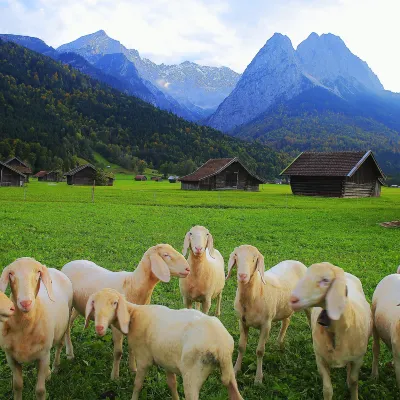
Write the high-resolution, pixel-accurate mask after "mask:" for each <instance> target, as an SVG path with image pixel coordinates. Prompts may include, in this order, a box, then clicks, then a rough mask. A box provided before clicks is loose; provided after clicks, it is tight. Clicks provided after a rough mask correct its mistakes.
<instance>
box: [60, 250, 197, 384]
mask: <svg viewBox="0 0 400 400" xmlns="http://www.w3.org/2000/svg"><path fill="white" fill-rule="evenodd" d="M61 271H62V272H64V273H65V274H66V275H67V276H68V277H69V279H70V280H71V282H72V285H73V288H74V300H73V307H74V311H73V314H72V316H71V321H70V324H69V328H68V332H67V337H66V346H67V356H68V358H73V357H74V352H73V347H72V342H71V326H72V324H73V322H74V320H75V318H76V317H77V316H78V315H79V314H81V315H85V307H86V303H87V300H88V298H89V296H90V295H91V294H93V293H95V292H97V291H98V290H100V289H103V288H105V287H110V288H113V289H115V290H117V291H118V292H120V293H122V294H124V295H125V296H126V298H127V300H128V301H130V302H132V303H135V304H149V303H150V301H151V295H152V293H153V290H154V287H155V286H156V284H157V283H158V282H160V281H162V282H169V281H170V279H171V276H178V277H181V278H184V277H187V276H188V274H189V272H190V268H189V265H188V263H187V261H186V260H185V257H183V256H182V254H180V253H179V252H178V251H176V250H175V249H174V248H173V247H172V246H170V245H169V244H158V245H156V246H153V247H150V248H149V249H148V250H147V251H146V252H145V253H144V255H143V257H142V259H141V261H140V263H139V265H138V266H137V268H136V269H135V270H134V271H133V272H113V271H109V270H107V269H105V268H102V267H99V266H98V265H96V264H95V263H93V262H91V261H86V260H77V261H71V262H69V263H68V264H65V265H64V267H63V268H62V270H61ZM112 333H113V342H114V363H113V368H112V372H111V379H117V378H118V377H119V365H120V361H121V357H122V343H123V335H121V333H120V332H119V331H118V330H117V329H112ZM129 362H130V366H131V369H132V371H135V370H136V367H135V361H134V359H130V360H129Z"/></svg>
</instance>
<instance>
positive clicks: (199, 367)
mask: <svg viewBox="0 0 400 400" xmlns="http://www.w3.org/2000/svg"><path fill="white" fill-rule="evenodd" d="M186 367H187V369H186V371H187V372H186V373H184V374H183V376H182V378H183V389H184V392H185V399H186V400H199V395H200V389H201V387H202V386H203V383H204V382H205V380H206V379H207V377H208V375H210V373H211V371H212V370H213V367H212V366H206V365H205V364H203V363H202V362H201V361H200V360H197V361H196V362H195V364H194V365H190V366H187V365H186Z"/></svg>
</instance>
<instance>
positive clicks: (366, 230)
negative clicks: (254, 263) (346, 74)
mask: <svg viewBox="0 0 400 400" xmlns="http://www.w3.org/2000/svg"><path fill="white" fill-rule="evenodd" d="M92 196H93V193H92V188H91V187H74V186H67V185H66V184H65V183H58V184H51V183H45V182H36V181H32V182H31V183H29V185H28V186H27V188H26V189H23V188H0V227H1V228H0V265H1V268H3V267H4V266H6V265H8V264H9V263H10V262H12V261H13V260H14V259H16V258H18V257H22V256H31V257H34V258H36V259H37V260H39V261H41V262H42V263H44V264H46V265H47V266H48V267H54V268H61V267H62V266H63V265H64V264H65V263H67V262H68V261H71V260H74V259H88V260H92V261H94V262H96V263H97V264H99V265H101V266H103V267H105V268H109V269H111V270H127V271H132V270H134V269H135V267H136V265H137V264H138V262H139V261H140V259H141V257H142V255H143V253H144V252H145V251H146V250H147V249H148V248H149V247H151V246H153V245H155V244H157V243H169V244H171V245H172V246H174V247H175V248H176V249H177V250H181V249H182V244H183V238H184V235H185V233H186V232H187V230H188V229H189V228H190V227H191V226H192V225H196V224H199V225H204V226H206V227H207V228H209V230H210V231H211V233H212V234H213V236H214V243H215V247H216V248H217V249H218V250H220V252H221V253H222V255H223V256H224V258H225V260H226V261H227V259H228V257H229V254H230V253H231V252H232V250H233V249H234V248H235V246H238V245H240V244H252V245H254V246H256V247H258V248H259V250H260V251H261V252H262V253H263V254H264V256H265V264H266V267H267V268H268V267H269V266H273V265H275V264H277V263H278V262H280V261H282V260H287V259H296V260H299V261H302V262H303V263H305V264H306V265H310V264H312V263H315V262H320V261H330V262H332V263H334V264H336V265H338V266H340V267H342V268H344V269H345V270H346V271H347V272H351V273H353V274H355V275H357V276H358V277H359V278H360V279H361V281H362V283H363V285H364V290H365V293H366V295H367V298H368V299H369V300H371V297H372V294H373V291H374V288H375V287H376V285H377V283H378V282H379V281H380V280H381V279H382V278H383V277H384V276H385V275H388V274H390V273H393V272H395V271H396V268H397V266H398V265H399V264H400V245H399V242H400V229H385V228H383V227H381V226H380V225H379V222H383V221H391V220H396V219H397V220H398V219H399V218H400V189H390V188H383V191H382V196H381V197H380V198H367V199H324V198H307V197H294V196H293V195H292V194H291V192H290V187H289V186H286V185H262V187H261V190H260V192H258V193H246V192H231V191H224V192H191V191H181V190H180V184H170V183H169V182H168V181H164V182H161V183H159V182H151V181H147V182H133V180H132V177H131V176H125V175H122V174H121V175H117V179H116V181H115V185H114V186H113V187H96V188H95V190H94V202H93V201H92ZM235 291H236V281H235V279H231V280H229V281H228V282H227V284H226V286H225V289H224V294H223V301H222V316H221V320H222V322H223V323H224V325H225V327H226V328H227V329H228V331H229V332H230V333H231V335H232V336H233V338H234V339H235V343H236V346H237V341H238V338H239V328H238V323H237V317H236V315H235V312H234V309H233V301H234V297H235ZM152 302H153V303H155V304H164V305H167V306H169V307H171V308H182V306H183V305H182V304H183V303H182V299H181V298H180V294H179V286H178V280H177V279H172V280H171V282H170V283H168V284H165V283H160V284H158V285H157V287H156V289H155V291H154V294H153V298H152ZM211 312H212V313H213V312H214V304H213V306H212V309H211ZM278 329H279V324H277V325H275V327H274V328H273V331H272V335H271V339H270V341H269V342H268V343H267V346H266V353H265V356H264V384H263V386H261V387H260V386H254V384H253V380H254V376H255V369H256V354H255V352H256V345H257V340H258V331H255V330H253V331H252V330H250V339H249V345H248V348H247V353H246V356H245V358H244V364H243V372H242V373H240V374H239V375H238V377H237V378H238V384H239V388H240V391H241V393H242V395H243V397H244V398H245V399H246V400H255V399H306V400H309V399H321V398H322V381H321V379H320V377H319V374H318V372H317V368H316V364H315V360H314V353H313V349H312V342H311V334H310V330H309V327H308V325H307V322H306V319H305V317H304V316H303V313H301V314H298V315H297V314H296V315H294V316H293V318H292V322H291V325H290V326H289V329H288V333H287V336H286V348H285V350H284V351H280V350H279V347H278V345H277V343H276V337H277V333H278ZM73 343H74V346H75V356H76V358H75V359H74V360H73V361H71V362H70V361H68V360H67V359H66V357H65V352H63V355H62V364H61V369H60V372H59V373H58V374H57V375H53V376H52V378H51V380H50V381H49V382H48V383H47V392H48V398H50V399H56V400H64V399H65V400H67V399H68V400H78V399H82V400H83V399H85V400H97V399H101V398H103V399H105V398H107V397H106V394H107V393H108V394H109V395H110V396H113V395H115V397H112V398H114V399H124V400H126V399H130V398H131V395H132V388H133V380H132V376H131V375H130V373H129V371H128V362H127V352H126V351H125V353H124V357H123V361H122V363H121V378H120V380H119V381H118V382H112V381H111V380H110V379H109V375H110V372H111V364H112V341H111V333H108V334H107V335H106V336H105V337H103V338H98V337H97V336H96V335H95V334H94V329H93V325H91V327H90V329H88V330H83V318H81V317H80V318H79V319H77V321H76V322H75V325H74V328H73ZM371 345H372V340H371V342H370V346H369V349H368V353H367V356H366V359H365V362H364V366H363V368H362V370H361V375H360V389H359V392H360V399H368V400H382V399H385V400H386V399H396V398H399V394H398V393H399V392H398V389H397V388H396V381H395V374H394V369H393V368H392V367H391V366H390V364H389V361H390V360H391V355H390V353H389V352H388V351H387V350H386V349H385V348H384V347H383V346H382V353H381V359H380V368H379V371H380V378H379V380H378V381H377V382H375V381H373V380H372V379H371V378H370V373H371V362H372V353H371V347H372V346H371ZM234 359H236V351H235V353H234ZM332 382H333V387H334V398H335V399H348V398H349V393H348V391H347V386H346V371H345V369H338V370H332ZM179 383H180V384H179V393H180V395H181V397H182V398H184V396H183V388H182V385H181V380H179ZM35 384H36V367H35V365H27V366H24V400H25V399H29V400H30V399H34V398H35V395H34V387H35ZM0 398H2V399H11V398H12V383H11V373H10V369H9V367H8V365H7V363H6V360H5V357H4V353H2V352H1V351H0ZM168 398H171V397H170V393H169V390H168V387H167V384H166V380H165V374H164V371H163V370H162V369H160V368H157V367H153V368H152V369H151V371H150V373H149V374H148V376H147V378H146V381H145V385H144V388H143V391H142V394H141V399H168ZM201 399H204V400H205V399H207V400H217V399H219V400H222V399H227V392H226V390H225V388H224V387H223V386H222V384H221V383H220V380H219V373H218V372H216V373H214V374H213V375H211V376H210V377H209V378H208V380H207V381H206V383H205V384H204V386H203V389H202V392H201Z"/></svg>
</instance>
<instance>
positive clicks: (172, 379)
mask: <svg viewBox="0 0 400 400" xmlns="http://www.w3.org/2000/svg"><path fill="white" fill-rule="evenodd" d="M167 385H168V387H169V390H170V391H171V395H172V400H179V395H178V390H177V388H176V375H175V374H173V373H172V372H167Z"/></svg>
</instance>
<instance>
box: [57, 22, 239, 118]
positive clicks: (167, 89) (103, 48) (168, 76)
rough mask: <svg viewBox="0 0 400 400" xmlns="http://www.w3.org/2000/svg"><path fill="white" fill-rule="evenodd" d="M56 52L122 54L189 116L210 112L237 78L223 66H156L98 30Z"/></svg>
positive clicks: (92, 59)
mask: <svg viewBox="0 0 400 400" xmlns="http://www.w3.org/2000/svg"><path fill="white" fill-rule="evenodd" d="M58 51H60V52H65V51H73V52H75V53H78V54H80V55H82V56H83V57H85V58H86V59H87V60H88V61H90V62H91V63H96V62H97V61H98V60H99V59H100V58H101V57H102V56H103V55H106V54H114V53H122V54H123V55H125V57H126V58H127V59H128V60H129V61H131V62H132V63H133V64H135V66H136V68H137V70H138V72H139V76H140V77H141V78H142V79H144V80H147V81H149V82H150V83H151V84H152V85H153V87H155V88H157V89H158V90H160V91H162V92H163V93H164V94H165V95H166V97H167V99H171V98H173V99H175V102H177V103H179V104H180V105H181V106H182V107H183V108H184V109H185V110H186V111H185V112H191V113H192V118H191V119H201V118H204V117H205V116H207V115H209V114H211V113H212V112H213V111H214V110H215V109H216V108H217V107H218V105H219V104H220V103H221V102H222V101H223V99H224V98H225V97H226V96H228V95H229V93H230V92H231V91H232V90H233V88H234V87H235V85H236V83H237V81H238V79H239V77H240V75H239V74H237V73H236V72H234V71H232V70H231V69H229V68H226V67H221V68H217V67H205V66H201V65H198V64H195V63H191V62H184V63H182V64H179V65H165V64H161V65H157V64H155V63H153V62H152V61H150V60H148V59H146V58H141V57H140V55H139V52H138V51H137V50H135V49H127V48H126V47H124V46H123V45H122V44H121V43H120V42H119V41H117V40H114V39H112V38H110V37H108V36H107V35H106V33H105V32H104V31H102V30H101V31H98V32H95V33H93V34H90V35H86V36H83V37H81V38H79V39H77V40H75V41H73V42H71V43H68V44H65V45H62V46H60V47H59V48H58ZM189 110H190V111H189Z"/></svg>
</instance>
